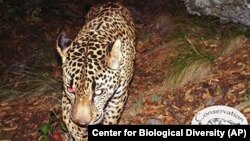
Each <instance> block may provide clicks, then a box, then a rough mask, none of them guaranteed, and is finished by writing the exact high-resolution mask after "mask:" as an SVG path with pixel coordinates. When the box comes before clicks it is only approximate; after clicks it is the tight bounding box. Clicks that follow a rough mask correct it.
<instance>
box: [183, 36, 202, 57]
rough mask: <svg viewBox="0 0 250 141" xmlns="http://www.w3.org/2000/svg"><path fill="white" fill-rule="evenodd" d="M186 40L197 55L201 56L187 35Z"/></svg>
mask: <svg viewBox="0 0 250 141" xmlns="http://www.w3.org/2000/svg"><path fill="white" fill-rule="evenodd" d="M185 39H186V40H187V42H188V43H189V44H190V45H191V48H192V49H193V50H194V52H195V53H197V54H200V53H199V51H198V50H197V49H196V48H195V47H194V45H193V43H192V42H191V41H190V40H189V39H188V38H187V36H186V35H185Z"/></svg>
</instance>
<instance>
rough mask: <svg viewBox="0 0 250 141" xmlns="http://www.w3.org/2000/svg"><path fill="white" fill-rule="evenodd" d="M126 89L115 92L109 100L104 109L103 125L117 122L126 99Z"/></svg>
mask: <svg viewBox="0 0 250 141" xmlns="http://www.w3.org/2000/svg"><path fill="white" fill-rule="evenodd" d="M127 97H128V91H127V90H122V91H120V92H117V93H116V94H115V95H114V96H113V97H112V98H111V100H110V101H109V103H108V104H107V106H106V109H105V111H104V119H103V124H104V125H110V124H117V122H118V120H119V118H120V117H121V114H122V111H123V108H124V105H125V103H126V101H127Z"/></svg>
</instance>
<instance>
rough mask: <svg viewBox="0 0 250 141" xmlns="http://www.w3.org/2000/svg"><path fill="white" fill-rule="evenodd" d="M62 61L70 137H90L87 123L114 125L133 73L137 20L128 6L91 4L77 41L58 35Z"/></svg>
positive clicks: (64, 106) (65, 116)
mask: <svg viewBox="0 0 250 141" xmlns="http://www.w3.org/2000/svg"><path fill="white" fill-rule="evenodd" d="M56 46H57V47H56V48H57V52H58V54H59V55H60V58H61V60H62V79H63V92H62V93H63V96H62V119H63V121H64V123H65V125H66V127H67V129H68V131H69V132H68V134H67V136H68V138H69V140H75V141H86V140H87V139H88V132H87V129H88V125H95V124H101V125H114V124H118V121H119V119H120V117H121V115H122V112H123V111H124V105H125V103H126V101H127V98H128V90H129V85H130V82H131V79H132V77H133V71H134V59H135V53H136V51H135V24H134V19H133V16H132V15H131V13H130V11H129V10H128V8H127V7H125V6H124V5H122V4H119V3H111V2H109V3H105V4H101V5H96V6H93V7H92V8H90V10H89V12H88V13H87V15H86V17H85V24H84V25H83V27H82V29H81V30H80V31H79V32H78V34H76V37H75V39H74V40H72V39H70V38H69V37H68V36H67V35H66V33H64V32H62V33H61V34H60V35H59V36H58V37H57V43H56Z"/></svg>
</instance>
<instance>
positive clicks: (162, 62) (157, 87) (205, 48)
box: [0, 0, 250, 141]
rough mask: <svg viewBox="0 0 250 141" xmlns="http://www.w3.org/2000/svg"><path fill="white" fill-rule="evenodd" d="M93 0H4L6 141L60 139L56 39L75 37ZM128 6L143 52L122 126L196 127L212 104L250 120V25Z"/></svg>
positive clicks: (166, 7) (1, 136) (165, 7)
mask: <svg viewBox="0 0 250 141" xmlns="http://www.w3.org/2000/svg"><path fill="white" fill-rule="evenodd" d="M95 3H98V1H95V2H93V3H84V1H73V2H72V3H67V1H65V0H57V1H55V2H54V3H51V2H48V1H46V0H45V1H42V0H41V1H38V2H37V3H35V2H31V1H27V2H26V3H23V4H21V3H18V2H15V1H1V2H0V6H1V9H3V10H2V11H0V15H2V18H1V19H0V20H1V22H0V23H1V28H3V29H2V30H1V32H0V37H1V38H2V39H3V40H1V48H0V51H1V53H0V72H1V73H0V78H1V80H2V81H1V82H0V83H1V87H0V91H1V94H0V99H1V101H0V102H1V103H0V111H1V114H0V121H1V122H0V140H12V141H21V140H57V141H59V140H60V137H61V136H60V134H61V133H63V132H65V131H66V129H65V127H64V126H63V123H62V121H61V96H62V94H61V91H62V87H61V86H62V85H61V84H62V80H61V66H60V65H61V64H60V59H59V56H58V55H57V53H56V50H55V40H56V37H57V35H58V34H59V33H60V32H61V31H62V30H63V31H65V32H67V34H68V35H70V36H71V37H72V38H74V37H75V36H76V34H77V33H78V31H79V30H80V29H81V27H82V25H83V24H84V16H83V15H85V14H86V11H87V9H88V8H89V5H91V4H95ZM126 4H127V5H128V7H129V8H130V10H131V11H132V12H133V15H134V17H135V20H136V31H137V40H136V43H137V45H136V52H137V53H136V59H135V71H134V77H133V80H132V83H131V85H130V89H129V93H130V95H129V99H128V101H127V103H126V107H125V110H124V112H123V115H122V117H121V119H120V122H119V123H120V124H190V122H191V120H192V118H193V116H194V115H195V114H196V113H197V112H198V111H200V110H201V109H203V108H205V107H208V106H212V105H228V106H231V107H235V108H236V109H238V110H240V111H241V112H242V113H243V114H244V115H245V116H246V118H247V119H248V122H249V121H250V104H249V102H250V89H249V88H250V83H249V82H250V47H249V46H250V40H249V29H248V27H244V26H243V25H239V24H234V23H230V22H229V23H220V21H219V20H218V19H217V18H215V17H206V16H204V17H199V16H192V15H189V14H187V13H186V10H185V7H184V6H183V4H182V3H181V2H173V1H172V2H171V1H166V2H163V1H158V2H155V3H152V2H150V1H147V0H145V1H141V2H134V1H127V3H126ZM154 9H157V10H154ZM13 15H15V16H13ZM10 52H11V53H10Z"/></svg>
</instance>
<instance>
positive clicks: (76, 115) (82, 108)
mask: <svg viewBox="0 0 250 141" xmlns="http://www.w3.org/2000/svg"><path fill="white" fill-rule="evenodd" d="M71 114H72V120H73V121H74V122H76V123H77V124H80V125H88V124H89V123H90V122H91V120H92V111H91V106H90V104H89V103H88V102H86V101H85V102H83V101H81V100H80V101H78V102H76V103H75V104H74V106H73V107H72V113H71Z"/></svg>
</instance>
